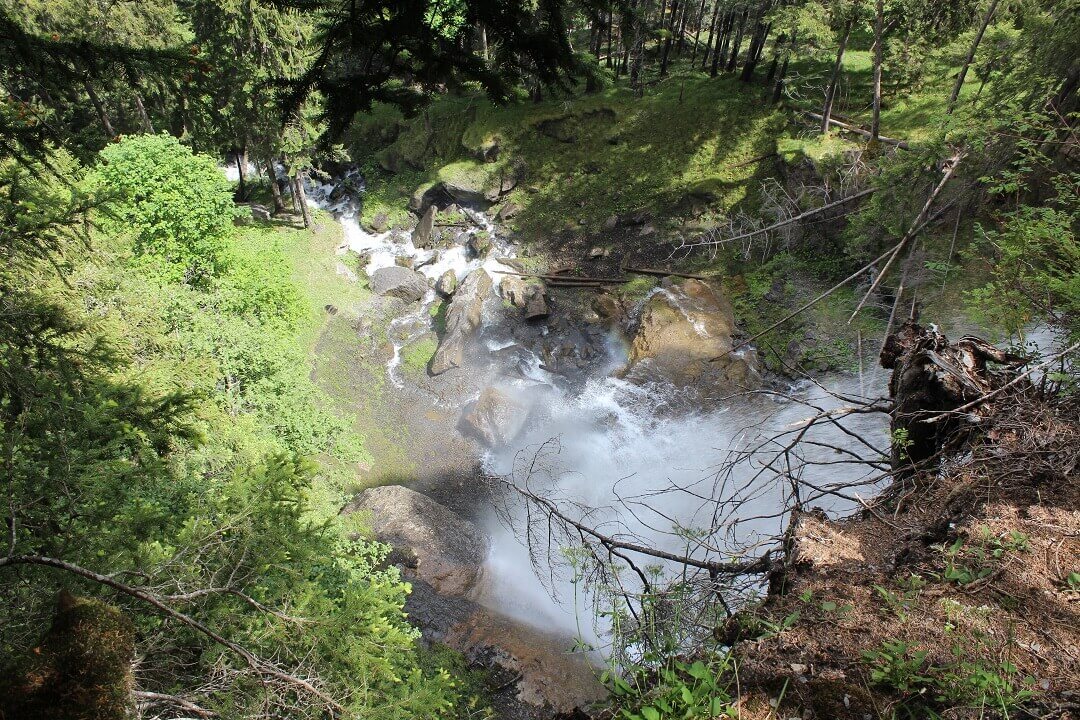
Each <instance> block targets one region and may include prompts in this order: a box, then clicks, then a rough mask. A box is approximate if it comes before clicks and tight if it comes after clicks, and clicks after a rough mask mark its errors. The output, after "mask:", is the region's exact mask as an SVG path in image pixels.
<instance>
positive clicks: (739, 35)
mask: <svg viewBox="0 0 1080 720" xmlns="http://www.w3.org/2000/svg"><path fill="white" fill-rule="evenodd" d="M749 17H750V9H749V8H747V9H746V10H743V16H742V20H740V21H739V29H738V31H737V32H736V33H735V42H734V45H733V47H732V48H731V57H730V58H729V59H728V64H727V68H726V70H727V72H734V71H735V66H736V65H737V64H738V62H739V49H740V48H741V47H742V39H743V33H744V32H745V31H746V20H747V18H749Z"/></svg>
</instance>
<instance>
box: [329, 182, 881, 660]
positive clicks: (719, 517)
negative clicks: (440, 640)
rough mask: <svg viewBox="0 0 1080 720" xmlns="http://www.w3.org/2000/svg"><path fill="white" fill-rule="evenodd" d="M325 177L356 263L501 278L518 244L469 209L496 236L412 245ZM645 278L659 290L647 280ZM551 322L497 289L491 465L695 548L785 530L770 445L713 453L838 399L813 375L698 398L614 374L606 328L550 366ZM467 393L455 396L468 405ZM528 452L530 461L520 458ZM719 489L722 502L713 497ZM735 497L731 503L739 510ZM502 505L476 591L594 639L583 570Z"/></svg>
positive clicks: (826, 431) (488, 522) (832, 478)
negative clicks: (514, 408)
mask: <svg viewBox="0 0 1080 720" xmlns="http://www.w3.org/2000/svg"><path fill="white" fill-rule="evenodd" d="M333 188H334V186H333V185H330V184H328V185H323V186H313V187H312V188H311V189H310V190H309V197H310V198H311V201H312V203H313V204H314V205H316V206H318V207H323V208H326V209H329V210H331V211H333V212H334V213H335V215H336V216H337V217H338V219H339V221H340V222H341V224H342V227H343V230H344V234H345V246H344V247H343V248H342V251H344V250H346V249H348V250H352V251H353V252H356V253H358V254H360V255H361V257H364V258H366V265H365V268H364V269H365V270H366V271H367V272H368V273H369V274H370V273H372V272H374V271H376V270H378V269H379V268H382V267H389V266H391V265H394V264H395V263H396V262H397V261H398V258H400V257H403V256H407V257H409V258H412V261H413V264H414V266H415V267H417V270H418V272H421V273H422V274H424V275H425V276H427V277H428V278H430V279H431V280H435V279H437V278H438V277H439V276H440V275H441V274H442V273H443V272H445V271H446V270H453V272H454V273H455V275H456V276H457V278H458V280H459V281H460V280H463V279H464V277H465V276H466V275H467V274H468V273H469V272H471V271H472V270H475V269H476V268H480V267H483V268H484V269H485V270H486V271H487V272H488V273H489V274H490V275H491V276H492V279H493V282H494V283H495V285H496V287H497V286H498V284H499V282H500V281H501V279H502V278H503V277H504V273H506V272H507V271H509V270H510V269H511V268H509V267H508V266H506V265H503V264H501V263H500V262H499V259H500V258H507V257H513V256H514V254H515V250H514V248H513V246H512V245H510V244H509V243H507V242H506V241H505V239H503V238H500V237H498V235H497V228H496V227H494V226H493V224H492V223H491V222H490V221H489V220H488V219H487V218H486V217H485V216H483V215H482V214H480V213H473V212H470V216H471V218H472V220H473V222H474V223H475V224H476V225H477V226H478V227H479V228H482V229H484V230H486V231H487V232H489V233H490V234H491V236H492V239H493V249H492V252H491V253H490V254H489V255H488V256H487V258H485V259H480V258H476V257H473V256H471V255H470V253H469V252H468V250H467V248H466V246H465V239H466V238H465V236H464V234H463V235H459V236H458V238H457V239H456V241H455V242H454V243H453V244H451V245H450V247H444V248H441V249H438V250H435V249H418V248H416V247H414V246H413V244H412V242H411V239H410V238H409V237H408V235H407V234H402V233H397V234H395V233H393V232H385V233H378V234H376V233H370V232H368V231H366V230H364V229H363V228H361V226H360V225H359V223H358V222H357V214H358V213H357V212H356V209H355V207H354V206H352V205H351V204H349V202H348V201H339V202H338V203H336V204H335V203H333V202H331V201H330V199H329V198H330V197H331V195H332V192H333ZM654 292H666V291H664V290H662V289H659V288H658V289H656V290H654ZM436 300H437V298H436V296H435V293H434V291H430V292H429V293H428V295H427V297H425V298H424V299H423V300H422V301H421V302H420V303H419V304H418V306H415V307H411V308H409V309H408V310H407V311H406V313H405V314H404V315H402V316H401V317H399V318H397V319H395V320H394V321H393V322H392V323H391V325H390V327H389V328H388V339H389V340H390V341H391V343H392V344H393V347H394V350H393V355H392V357H391V359H390V360H389V362H388V363H387V373H388V376H389V377H390V379H391V380H392V381H393V383H394V384H395V385H396V386H398V387H402V386H403V383H404V382H406V381H405V379H404V378H403V377H402V375H401V373H400V368H399V365H400V361H401V360H400V358H401V349H402V348H403V347H405V346H406V345H408V344H409V343H410V342H412V341H413V340H414V339H416V338H417V337H419V336H420V335H421V334H423V333H425V332H428V331H430V309H431V306H432V304H433V303H434V302H435V301H436ZM523 330H524V332H523ZM702 331H703V330H699V332H702ZM530 333H532V334H531V335H530ZM547 334H548V328H547V327H546V326H541V327H538V328H536V329H535V330H530V329H528V328H523V326H522V321H521V320H520V318H518V317H517V315H516V313H515V311H513V310H506V309H505V308H503V307H502V305H501V303H499V302H497V301H494V300H493V301H492V302H490V303H488V306H487V309H486V311H485V317H484V324H483V326H482V327H481V328H480V330H479V331H478V333H477V337H476V338H475V341H474V343H473V349H472V353H473V357H472V358H471V359H472V361H474V364H475V365H476V366H477V367H486V370H484V371H482V374H483V375H484V376H485V377H488V378H489V379H490V381H491V384H492V385H493V386H495V387H496V388H498V389H499V390H500V391H501V392H503V393H504V394H505V395H507V396H509V397H510V398H511V399H512V400H513V401H514V402H515V403H516V404H517V405H519V406H520V407H521V408H522V409H523V412H524V413H526V416H527V419H526V422H525V425H524V427H523V429H522V430H521V432H520V433H518V435H517V436H516V437H515V438H513V440H512V441H510V442H509V443H507V444H506V445H504V446H502V447H497V448H493V449H491V450H488V451H487V452H486V453H484V454H483V455H482V456H481V460H482V464H483V467H484V470H485V471H486V472H487V473H489V474H493V475H499V476H503V477H510V478H513V479H514V480H515V481H516V482H518V483H520V484H523V483H524V482H526V480H527V481H528V482H529V484H530V487H531V488H532V489H534V490H536V491H538V492H541V493H543V494H545V495H546V496H549V497H550V498H551V499H553V500H556V501H558V502H559V503H561V504H562V507H564V509H565V508H575V507H577V506H580V507H581V508H590V509H591V511H590V514H589V517H588V524H589V525H590V526H593V527H595V528H596V529H597V530H599V531H600V532H603V533H604V534H607V535H620V536H624V537H628V538H633V539H635V540H636V541H638V542H641V543H642V544H645V545H647V546H650V547H655V548H659V549H663V550H667V551H670V552H675V553H685V554H691V555H695V556H697V557H699V558H700V557H704V555H705V552H704V551H703V550H702V549H701V548H698V547H692V546H689V545H688V544H687V541H686V540H685V536H684V535H680V533H679V532H676V530H678V529H680V528H681V529H687V530H692V529H698V528H709V527H713V526H714V525H715V526H719V527H720V528H721V532H720V533H719V534H718V535H717V536H716V537H714V538H713V540H714V541H716V542H721V541H722V542H723V547H722V548H721V549H722V550H726V551H732V552H737V551H745V552H746V554H747V555H756V554H758V553H760V552H761V551H762V550H763V549H764V548H763V547H760V548H755V547H754V546H755V545H757V544H759V543H769V542H772V541H773V540H774V539H775V538H776V537H777V536H779V535H780V533H781V532H782V531H783V528H784V526H785V522H786V514H785V513H784V508H785V507H786V505H785V503H786V502H787V499H788V496H789V493H790V486H789V484H788V481H787V480H781V479H777V477H776V474H775V473H773V472H770V471H764V472H762V462H763V461H765V460H766V459H767V458H769V457H771V453H772V452H775V450H776V449H777V448H775V447H766V448H762V450H761V452H759V453H758V454H757V455H755V456H753V457H750V458H747V459H745V460H744V461H743V462H741V463H740V464H739V465H738V466H737V467H735V468H733V469H730V472H721V470H722V466H723V465H724V463H725V460H728V459H729V457H730V455H731V453H732V452H738V451H745V450H746V449H747V448H750V447H752V446H754V445H755V444H756V443H759V442H760V441H761V440H762V439H763V438H765V437H769V436H771V435H773V434H775V433H777V432H779V431H782V430H785V429H792V428H798V427H799V423H801V422H804V421H805V420H807V419H808V418H809V417H810V416H811V415H813V414H814V412H815V410H814V409H812V408H810V407H808V406H807V405H806V404H802V403H800V402H797V401H795V399H799V400H803V401H805V402H807V403H810V404H813V405H816V406H818V407H821V408H823V409H834V408H838V407H841V406H843V405H844V401H843V400H840V399H838V398H836V397H834V396H832V395H830V394H829V392H826V391H825V390H823V389H822V388H821V387H818V386H816V385H815V384H814V383H812V382H809V381H804V382H800V383H796V384H794V385H792V386H787V387H780V386H777V387H774V388H773V389H772V390H773V391H774V392H771V393H769V392H766V393H756V394H741V395H740V394H735V395H733V396H731V397H726V398H715V399H710V400H705V401H702V400H701V399H700V398H696V397H693V393H688V392H687V391H685V390H679V389H677V388H675V387H673V386H671V385H668V384H666V383H662V382H657V383H645V384H635V383H632V382H629V381H627V380H624V379H621V378H619V377H617V376H616V375H614V374H613V373H615V372H616V370H617V369H618V368H620V367H621V366H623V365H624V363H625V361H626V356H627V348H626V346H625V341H624V339H623V336H622V333H621V332H620V331H619V330H617V329H612V330H610V331H609V332H608V334H607V336H606V342H604V349H605V356H604V357H603V358H600V359H599V360H598V361H595V362H591V363H590V364H589V365H588V367H587V368H586V370H585V371H584V372H582V373H579V374H577V375H573V376H567V375H562V374H558V373H553V372H550V371H549V370H548V369H547V368H546V366H545V364H544V362H543V360H542V359H541V351H540V350H539V347H538V345H539V341H540V340H541V339H543V338H544V337H545V336H546V335H547ZM885 382H886V375H885V373H884V371H881V370H880V369H875V370H871V371H869V372H867V373H866V374H865V375H864V376H863V377H862V378H858V377H850V376H844V375H836V376H833V377H830V378H828V379H827V380H826V381H825V382H824V383H823V384H824V386H825V387H827V388H828V390H830V391H832V392H834V393H838V394H840V395H844V394H848V395H851V396H860V395H862V394H866V395H877V394H880V393H882V392H884V389H885ZM471 399H473V398H459V399H458V400H459V401H460V404H461V405H464V404H465V403H466V402H468V401H469V400H471ZM840 424H842V425H843V426H845V427H847V428H849V429H851V430H853V431H855V432H856V433H858V434H859V435H860V436H862V437H863V438H866V439H867V440H869V441H870V442H871V443H872V444H873V445H875V446H876V447H877V448H879V449H880V450H882V451H887V449H888V419H887V417H886V416H885V415H880V414H878V415H848V416H846V417H843V418H842V419H841V420H840ZM805 440H811V441H820V442H822V443H824V444H828V445H834V446H837V447H845V448H851V449H852V450H854V451H855V452H858V453H859V454H860V455H863V456H871V457H873V456H875V453H874V452H872V451H871V450H870V449H869V448H866V447H852V446H853V445H855V444H856V443H855V441H853V440H852V438H851V437H850V436H848V435H845V433H844V432H843V431H841V430H840V429H839V428H836V427H831V428H827V427H818V428H815V429H814V430H812V431H811V432H810V433H809V434H808V435H807V437H806V438H805ZM803 453H804V455H805V456H807V457H810V458H813V459H815V460H817V461H819V462H837V461H843V459H844V458H843V457H841V456H838V455H837V453H836V452H835V451H834V450H832V449H829V448H826V447H813V446H810V447H808V448H806V447H804V449H803ZM529 467H531V468H532V472H531V475H530V473H529V472H527V471H526V468H529ZM810 470H811V471H812V472H814V473H815V474H816V473H821V477H815V478H812V479H811V481H812V482H814V483H815V484H818V483H830V482H837V481H839V480H841V479H847V478H850V479H852V480H857V479H859V478H861V477H863V476H865V475H866V469H865V468H863V467H859V468H855V467H854V466H851V465H845V464H833V465H826V466H824V467H819V468H811V469H810ZM808 479H809V478H808ZM874 492H875V489H874V488H873V487H866V488H863V489H862V493H863V494H862V497H866V498H868V497H870V496H872V495H873V493H874ZM710 499H711V501H710ZM724 501H728V502H731V503H733V504H732V505H730V506H728V505H724V504H723V503H724ZM736 501H738V502H739V503H740V504H739V506H738V509H737V510H734V509H733V508H734V503H735V502H736ZM854 504H855V503H853V502H851V501H846V500H841V499H838V498H835V497H828V498H825V499H823V500H820V501H818V502H817V503H811V506H814V505H816V506H819V507H822V508H824V509H826V510H829V511H833V512H844V511H848V510H851V509H852V508H853V506H854ZM504 509H505V508H504ZM509 511H510V516H511V520H510V522H509V523H507V522H505V519H506V518H505V516H502V517H500V513H498V512H496V508H495V506H494V504H493V505H492V507H490V508H485V509H481V511H480V512H479V513H478V516H479V517H480V521H481V522H482V524H483V525H484V528H485V530H486V531H487V532H488V533H489V534H490V536H491V538H492V547H491V552H490V556H489V558H488V561H487V563H486V565H485V572H484V576H485V578H486V583H485V588H484V590H483V591H482V595H481V597H480V598H478V599H479V601H480V602H481V603H483V604H485V605H487V606H489V607H491V608H493V609H496V610H498V611H500V612H502V613H505V614H508V615H511V616H513V617H515V618H517V619H520V620H522V621H524V622H526V623H529V624H531V625H534V626H536V627H539V628H542V629H550V630H557V631H560V632H563V633H568V634H572V635H576V636H579V637H581V638H582V639H583V640H585V641H586V642H590V643H592V644H594V645H603V635H604V633H605V632H606V630H607V627H606V625H605V623H604V622H603V621H598V620H597V619H596V618H595V617H594V615H593V609H592V601H593V600H594V599H595V598H592V597H590V596H589V595H588V593H587V591H586V588H585V587H584V586H583V585H581V584H580V583H575V582H573V573H572V571H571V570H570V568H569V567H568V566H567V565H566V563H565V562H564V557H563V555H562V552H561V550H562V549H561V548H558V547H551V548H550V551H551V552H550V553H549V552H548V551H549V548H548V547H535V546H534V547H533V548H532V553H531V554H530V548H528V547H527V546H526V543H525V541H524V540H525V538H524V532H523V528H524V517H525V508H524V506H523V505H522V504H521V502H516V503H512V504H511V505H510V506H509ZM571 514H573V513H571ZM714 557H715V556H714ZM534 560H535V561H536V562H534ZM641 560H642V562H641V564H642V565H648V564H652V563H651V561H650V560H649V559H647V558H644V559H641ZM631 582H632V581H631Z"/></svg>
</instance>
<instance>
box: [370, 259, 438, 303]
mask: <svg viewBox="0 0 1080 720" xmlns="http://www.w3.org/2000/svg"><path fill="white" fill-rule="evenodd" d="M369 283H370V286H371V291H372V292H373V293H375V294H376V295H387V296H390V297H396V298H399V299H401V300H404V301H406V302H415V301H416V300H419V299H420V298H422V297H424V295H425V294H427V291H428V283H427V278H425V277H424V276H423V275H421V274H420V273H418V272H416V271H415V270H412V269H410V268H407V267H401V266H400V265H398V266H394V267H385V268H380V269H378V270H376V271H375V272H373V273H372V274H371V278H370V280H369Z"/></svg>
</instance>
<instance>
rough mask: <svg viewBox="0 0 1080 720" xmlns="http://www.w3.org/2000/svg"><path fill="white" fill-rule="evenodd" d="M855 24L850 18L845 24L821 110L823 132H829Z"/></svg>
mask: <svg viewBox="0 0 1080 720" xmlns="http://www.w3.org/2000/svg"><path fill="white" fill-rule="evenodd" d="M854 23H855V20H854V18H849V19H848V21H847V22H846V23H845V24H844V36H843V37H842V38H840V49H839V50H837V51H836V62H835V63H834V64H833V71H832V77H830V78H829V87H828V89H827V90H826V91H825V104H824V105H823V106H822V108H821V132H823V133H826V132H829V120H830V119H831V118H832V107H833V101H834V100H835V99H836V86H837V85H838V84H839V83H840V68H841V65H842V63H843V61H844V50H845V49H846V48H847V41H848V37H850V36H851V26H852V25H853V24H854Z"/></svg>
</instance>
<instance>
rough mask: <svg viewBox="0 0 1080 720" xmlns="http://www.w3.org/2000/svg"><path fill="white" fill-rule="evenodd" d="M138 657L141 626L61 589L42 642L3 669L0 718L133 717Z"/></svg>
mask: <svg viewBox="0 0 1080 720" xmlns="http://www.w3.org/2000/svg"><path fill="white" fill-rule="evenodd" d="M134 656H135V629H134V626H133V625H132V623H131V621H130V620H128V618H126V617H125V616H124V615H123V614H122V613H121V612H120V611H119V610H117V609H116V608H114V607H112V606H110V605H106V604H105V603H103V602H101V601H100V600H93V599H89V598H78V597H75V596H73V595H71V594H70V593H68V592H66V591H64V592H61V594H60V598H59V602H58V603H57V611H56V616H55V617H54V618H53V623H52V627H50V628H49V631H48V632H47V633H46V634H45V637H44V638H42V641H41V643H40V644H39V645H38V646H37V647H35V648H34V649H33V650H32V651H31V652H30V653H29V654H28V656H27V657H26V658H24V659H23V660H22V661H21V662H18V663H16V664H15V665H14V666H13V667H9V668H7V669H6V670H5V671H4V672H2V673H0V717H5V718H63V720H126V719H127V718H130V717H133V716H134V712H133V710H134V708H133V707H132V694H131V691H132V676H131V661H132V658H133V657H134Z"/></svg>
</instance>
